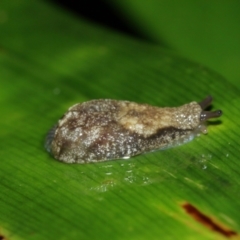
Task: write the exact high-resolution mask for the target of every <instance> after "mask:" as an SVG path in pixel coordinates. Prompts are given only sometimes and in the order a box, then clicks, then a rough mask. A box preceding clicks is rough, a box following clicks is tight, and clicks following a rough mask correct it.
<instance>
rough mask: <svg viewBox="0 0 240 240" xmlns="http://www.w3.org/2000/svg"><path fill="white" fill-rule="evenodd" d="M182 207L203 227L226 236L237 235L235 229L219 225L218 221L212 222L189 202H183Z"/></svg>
mask: <svg viewBox="0 0 240 240" xmlns="http://www.w3.org/2000/svg"><path fill="white" fill-rule="evenodd" d="M182 207H183V208H184V209H185V211H186V212H187V213H188V214H189V215H190V216H191V217H192V218H194V219H195V220H196V221H198V222H200V223H201V224H203V225H204V226H205V227H207V228H209V229H211V230H213V231H215V232H218V233H220V234H222V235H224V236H225V237H228V238H230V237H232V236H236V235H237V233H236V232H235V231H233V230H230V229H226V228H224V227H223V226H221V225H220V224H219V223H216V222H214V221H213V219H211V218H210V217H208V216H207V215H205V214H203V213H201V212H200V211H199V210H198V209H197V208H196V207H194V206H193V205H191V204H190V203H184V204H183V205H182Z"/></svg>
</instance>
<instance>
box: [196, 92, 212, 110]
mask: <svg viewBox="0 0 240 240" xmlns="http://www.w3.org/2000/svg"><path fill="white" fill-rule="evenodd" d="M212 100H213V98H212V96H210V95H209V96H207V97H206V98H205V99H203V100H202V101H201V102H200V103H198V104H199V105H200V107H201V108H202V110H204V109H205V108H206V107H208V106H210V104H211V103H212Z"/></svg>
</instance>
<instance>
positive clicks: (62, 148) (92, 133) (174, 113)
mask: <svg viewBox="0 0 240 240" xmlns="http://www.w3.org/2000/svg"><path fill="white" fill-rule="evenodd" d="M201 112H202V108H201V106H200V105H199V104H198V103H196V102H191V103H189V104H185V105H183V106H181V107H177V108H158V107H153V106H150V105H147V104H137V103H134V102H128V101H117V100H108V99H103V100H92V101H89V102H85V103H82V104H76V105H74V106H73V107H71V108H70V109H69V110H68V112H67V113H66V114H65V115H64V116H63V117H62V119H60V120H59V122H58V124H57V126H56V127H55V128H54V129H53V130H52V131H51V132H50V138H49V139H48V140H47V143H46V145H47V148H48V149H49V151H50V152H51V153H52V155H53V156H54V158H56V159H58V160H60V161H63V162H67V163H74V162H76V163H89V162H100V161H106V160H112V159H121V158H129V157H131V156H135V155H138V154H141V153H145V152H149V151H153V150H157V149H162V148H166V147H169V146H171V145H173V143H175V142H179V141H185V139H186V138H189V136H191V134H192V133H193V132H194V131H195V129H197V128H198V127H199V125H200V115H201Z"/></svg>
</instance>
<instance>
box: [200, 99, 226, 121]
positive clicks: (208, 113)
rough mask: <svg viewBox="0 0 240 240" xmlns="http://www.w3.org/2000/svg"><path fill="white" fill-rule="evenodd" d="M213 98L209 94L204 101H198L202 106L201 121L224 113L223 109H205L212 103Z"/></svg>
mask: <svg viewBox="0 0 240 240" xmlns="http://www.w3.org/2000/svg"><path fill="white" fill-rule="evenodd" d="M212 100H213V98H212V97H211V96H207V97H206V98H205V99H204V100H203V101H201V102H200V103H198V104H199V105H200V107H201V108H202V112H201V114H200V121H201V122H205V121H207V120H208V119H210V118H217V117H220V116H221V115H222V111H221V110H216V111H213V112H211V111H204V109H205V108H207V107H208V106H209V105H210V104H211V103H212Z"/></svg>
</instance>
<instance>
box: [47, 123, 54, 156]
mask: <svg viewBox="0 0 240 240" xmlns="http://www.w3.org/2000/svg"><path fill="white" fill-rule="evenodd" d="M55 131H56V126H54V127H53V128H51V130H50V131H49V132H48V134H47V136H46V139H45V145H44V146H45V149H46V150H47V151H48V152H49V153H51V145H52V140H53V138H54V135H55Z"/></svg>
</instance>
